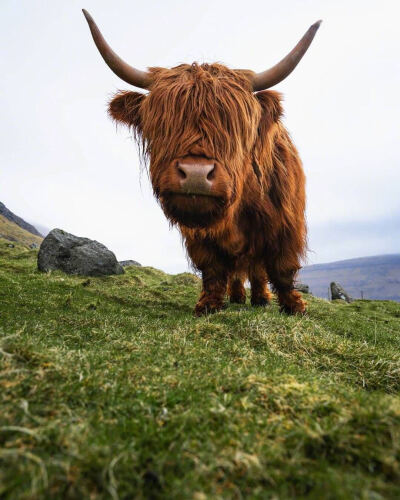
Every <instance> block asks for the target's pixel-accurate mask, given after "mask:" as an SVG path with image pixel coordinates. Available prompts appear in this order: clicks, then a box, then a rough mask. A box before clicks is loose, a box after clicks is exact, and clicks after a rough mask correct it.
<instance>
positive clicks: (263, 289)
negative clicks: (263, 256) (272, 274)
mask: <svg viewBox="0 0 400 500" xmlns="http://www.w3.org/2000/svg"><path fill="white" fill-rule="evenodd" d="M249 280H250V285H251V305H252V306H266V305H268V304H269V303H270V302H271V292H270V291H269V289H268V276H267V273H266V271H265V268H264V266H263V265H261V264H256V265H252V266H251V267H250V269H249Z"/></svg>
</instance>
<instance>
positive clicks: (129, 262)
mask: <svg viewBox="0 0 400 500" xmlns="http://www.w3.org/2000/svg"><path fill="white" fill-rule="evenodd" d="M119 264H120V265H121V266H122V267H128V266H139V267H142V264H139V262H136V260H120V261H119Z"/></svg>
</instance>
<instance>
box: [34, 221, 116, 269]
mask: <svg viewBox="0 0 400 500" xmlns="http://www.w3.org/2000/svg"><path fill="white" fill-rule="evenodd" d="M38 269H39V270H40V271H44V272H48V271H52V270H56V269H59V270H61V271H64V272H65V273H68V274H79V275H82V276H105V275H109V274H123V273H124V270H123V268H122V266H121V265H120V264H119V263H118V261H117V259H116V257H115V255H114V254H113V252H111V251H110V250H108V248H107V247H105V246H104V245H102V244H101V243H99V242H98V241H95V240H90V239H89V238H81V237H79V236H75V235H73V234H70V233H67V232H66V231H63V230H62V229H53V230H52V231H50V233H49V234H48V235H47V236H46V238H45V239H44V240H43V242H42V244H41V245H40V249H39V254H38Z"/></svg>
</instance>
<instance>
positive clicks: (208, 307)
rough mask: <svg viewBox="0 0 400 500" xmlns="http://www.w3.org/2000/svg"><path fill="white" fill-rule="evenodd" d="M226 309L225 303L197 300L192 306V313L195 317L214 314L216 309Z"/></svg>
mask: <svg viewBox="0 0 400 500" xmlns="http://www.w3.org/2000/svg"><path fill="white" fill-rule="evenodd" d="M222 309H226V304H224V303H215V302H198V303H197V304H196V307H195V308H194V315H195V316H197V317H200V316H206V315H207V314H214V313H216V312H218V311H222Z"/></svg>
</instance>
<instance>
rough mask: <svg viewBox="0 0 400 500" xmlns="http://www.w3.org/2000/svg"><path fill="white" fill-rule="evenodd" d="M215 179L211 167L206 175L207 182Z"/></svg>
mask: <svg viewBox="0 0 400 500" xmlns="http://www.w3.org/2000/svg"><path fill="white" fill-rule="evenodd" d="M214 177H215V167H213V168H212V169H211V170H210V171H209V172H208V174H207V180H209V181H212V180H213V179H214Z"/></svg>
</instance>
